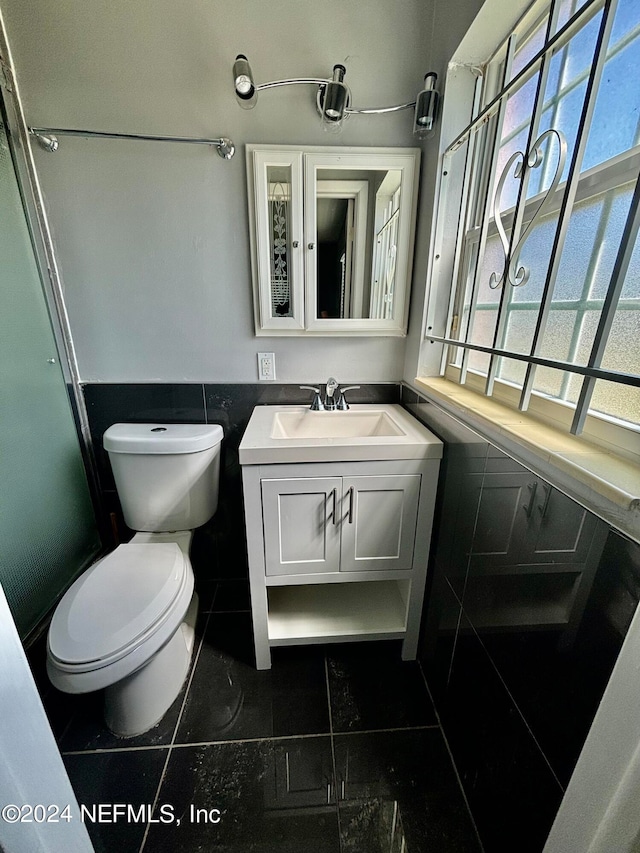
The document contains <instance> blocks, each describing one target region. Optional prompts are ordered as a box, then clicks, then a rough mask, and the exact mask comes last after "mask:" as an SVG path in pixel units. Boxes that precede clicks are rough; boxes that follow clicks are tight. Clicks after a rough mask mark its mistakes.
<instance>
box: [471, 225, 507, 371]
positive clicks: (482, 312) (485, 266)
mask: <svg viewBox="0 0 640 853" xmlns="http://www.w3.org/2000/svg"><path fill="white" fill-rule="evenodd" d="M503 269H504V252H503V250H502V244H501V243H500V239H499V238H498V237H497V236H494V237H490V238H489V239H488V240H487V244H486V250H485V253H484V258H483V260H482V264H481V267H480V276H479V282H478V296H477V300H476V306H475V308H474V310H473V313H472V318H471V329H470V333H469V341H470V342H471V343H474V344H482V345H483V346H492V345H493V337H494V333H495V328H496V320H497V317H498V304H499V302H500V295H501V293H502V290H501V289H500V288H496V289H492V288H490V287H489V280H490V278H491V273H493V272H495V273H496V275H498V277H499V276H500V275H501V274H502V270H503ZM481 355H482V354H476V356H475V358H476V359H480V362H482V363H484V361H483V359H482V358H480V356H481ZM480 362H478V363H480ZM470 363H471V362H470ZM474 363H476V362H474Z"/></svg>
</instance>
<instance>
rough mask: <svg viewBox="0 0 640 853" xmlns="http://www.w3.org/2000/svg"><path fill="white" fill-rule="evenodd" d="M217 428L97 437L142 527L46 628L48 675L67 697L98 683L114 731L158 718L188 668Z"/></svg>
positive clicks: (215, 476) (134, 521)
mask: <svg viewBox="0 0 640 853" xmlns="http://www.w3.org/2000/svg"><path fill="white" fill-rule="evenodd" d="M222 436H223V432H222V427H221V426H218V425H215V424H162V425H160V424H114V425H113V426H111V427H109V429H108V430H107V431H106V432H105V434H104V447H105V450H107V451H108V453H109V458H110V460H111V467H112V469H113V476H114V478H115V481H116V488H117V490H118V495H119V497H120V502H121V504H122V510H123V513H124V518H125V521H126V523H127V525H128V526H129V527H130V528H131V529H132V530H137V531H139V532H138V533H136V534H135V536H134V537H133V539H132V540H131V542H130V543H129V544H127V545H119V546H118V547H117V548H116V549H115V551H112V552H111V553H110V554H108V555H107V556H106V557H104V558H103V559H102V560H100V561H99V562H97V563H95V564H94V565H93V566H91V568H90V569H88V570H87V571H86V572H84V574H82V575H81V576H80V577H79V578H78V579H77V580H76V581H75V583H74V584H73V585H72V586H71V587H70V588H69V590H68V591H67V592H66V594H65V595H64V596H63V598H62V600H61V601H60V603H59V604H58V607H57V608H56V611H55V613H54V616H53V619H52V621H51V625H50V627H49V636H48V640H47V672H48V674H49V678H50V680H51V682H52V683H53V684H54V685H55V686H56V687H57V688H59V689H60V690H63V691H65V692H66V693H89V692H91V691H93V690H101V689H102V688H105V720H106V723H107V725H108V726H109V728H110V729H111V731H113V732H114V733H115V734H117V735H120V736H122V737H133V736H134V735H137V734H141V733H142V732H145V731H147V729H150V728H151V727H152V726H154V725H155V724H156V723H157V722H159V721H160V720H161V719H162V717H163V716H164V714H165V712H166V711H167V710H168V709H169V707H170V706H171V704H172V703H173V701H174V699H175V698H176V697H177V695H178V693H179V692H180V689H181V687H182V684H183V682H184V679H185V676H186V674H187V671H188V669H189V662H190V660H191V654H192V651H193V645H194V628H195V621H196V615H197V611H198V597H197V595H196V593H195V592H194V590H193V585H194V581H193V571H192V568H191V561H190V559H189V548H190V545H191V539H192V536H193V528H195V527H199V526H200V525H202V524H204V523H205V522H207V521H208V520H209V519H210V518H211V517H212V516H213V514H214V513H215V511H216V509H217V506H218V483H219V474H220V445H221V442H222Z"/></svg>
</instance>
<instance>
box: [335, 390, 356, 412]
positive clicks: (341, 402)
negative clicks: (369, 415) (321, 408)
mask: <svg viewBox="0 0 640 853" xmlns="http://www.w3.org/2000/svg"><path fill="white" fill-rule="evenodd" d="M359 387H360V386H359V385H347V386H346V388H341V389H340V396H339V397H338V402H337V403H336V409H340V411H341V412H346V411H347V410H348V408H349V404H348V403H347V401H346V398H345V396H344V392H345V391H353V390H354V389H355V388H359Z"/></svg>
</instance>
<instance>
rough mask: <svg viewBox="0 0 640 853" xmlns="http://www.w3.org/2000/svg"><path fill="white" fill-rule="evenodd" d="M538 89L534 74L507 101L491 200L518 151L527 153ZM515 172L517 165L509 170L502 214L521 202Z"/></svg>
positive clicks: (536, 76) (518, 182)
mask: <svg viewBox="0 0 640 853" xmlns="http://www.w3.org/2000/svg"><path fill="white" fill-rule="evenodd" d="M537 85H538V75H537V74H535V75H534V76H533V77H532V78H531V79H530V80H529V81H528V82H527V83H525V84H524V86H522V87H521V88H520V89H518V90H517V91H516V92H514V93H513V94H512V95H511V96H510V98H509V99H508V101H507V106H506V109H505V118H504V125H503V128H502V136H501V141H500V148H499V151H498V157H497V161H496V174H495V180H494V184H493V187H492V190H491V198H492V199H494V198H495V194H496V189H497V186H498V182H499V180H500V176H501V175H502V173H503V171H504V169H505V166H506V165H507V163H508V161H509V158H510V157H511V155H512V154H515V152H516V151H521V152H524V151H525V150H526V147H527V140H528V137H529V126H530V124H531V116H532V114H533V107H534V102H535V95H536V87H537ZM514 171H515V165H513V166H512V167H511V168H510V170H509V177H508V178H507V180H506V181H505V184H504V187H503V189H502V193H501V197H500V199H499V206H500V210H503V211H504V210H508V209H509V208H510V207H513V206H514V205H515V203H516V201H517V199H518V190H519V188H520V180H519V179H516V178H515V177H514Z"/></svg>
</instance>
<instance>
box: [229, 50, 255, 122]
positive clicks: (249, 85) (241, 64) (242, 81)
mask: <svg viewBox="0 0 640 853" xmlns="http://www.w3.org/2000/svg"><path fill="white" fill-rule="evenodd" d="M233 85H234V89H235V93H236V100H237V101H238V103H239V104H240V106H241V107H242V108H243V109H245V110H250V109H253V107H255V105H256V101H257V100H258V91H257V89H256V86H255V83H254V82H253V73H252V71H251V66H250V65H249V61H248V59H247V57H246V56H245V55H244V54H243V53H239V54H238V55H237V56H236V61H235V62H234V63H233Z"/></svg>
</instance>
